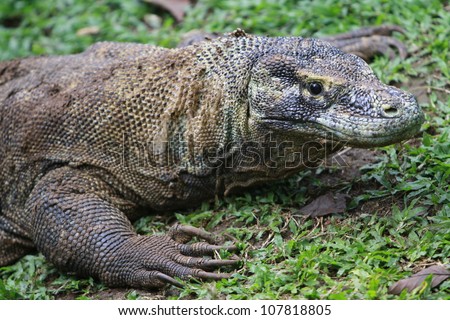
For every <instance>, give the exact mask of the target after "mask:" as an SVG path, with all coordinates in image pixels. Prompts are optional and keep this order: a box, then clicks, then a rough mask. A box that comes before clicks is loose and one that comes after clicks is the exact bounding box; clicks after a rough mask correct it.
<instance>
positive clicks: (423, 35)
mask: <svg viewBox="0 0 450 320" xmlns="http://www.w3.org/2000/svg"><path fill="white" fill-rule="evenodd" d="M449 10H450V7H449V3H448V1H438V0H409V1H394V0H392V1H390V0H386V1H375V0H364V1H358V2H356V1H351V0H344V1H340V2H336V1H333V0H325V1H320V2H319V1H314V2H310V1H292V0H284V1H283V0H277V1H275V0H274V1H270V0H266V1H263V0H259V1H258V0H245V1H242V0H231V1H221V0H220V1H213V0H199V1H197V2H196V4H195V5H193V6H191V7H190V8H188V10H187V12H186V15H185V18H184V20H183V21H182V22H180V23H176V21H175V19H174V18H173V17H172V16H170V14H168V13H166V12H164V11H163V10H161V9H159V8H157V7H154V6H152V5H149V4H147V3H145V2H143V1H139V0H130V1H121V0H109V1H106V0H105V1H82V0H58V1H52V0H42V1H25V0H23V1H17V0H3V1H2V2H1V3H0V48H2V49H1V50H0V60H5V59H10V58H15V57H24V56H30V55H38V54H68V53H75V52H80V51H82V50H84V49H85V48H86V47H87V46H89V45H90V44H92V43H94V42H96V41H101V40H111V41H132V42H142V43H153V44H158V45H162V46H167V47H173V46H175V45H176V43H177V42H178V41H179V40H180V38H181V36H182V35H183V34H184V33H186V32H187V31H190V30H192V29H203V30H205V31H216V32H226V31H232V30H233V29H235V28H237V27H240V28H243V29H245V30H246V31H247V32H250V33H257V34H265V35H271V36H278V35H295V36H325V35H331V34H335V33H340V32H345V31H349V30H352V29H355V28H358V27H361V26H371V25H380V24H396V25H399V26H401V27H403V28H404V29H405V31H406V33H405V35H400V34H399V35H397V37H398V39H400V40H401V41H403V42H404V43H405V44H406V45H407V47H408V50H409V53H410V56H409V57H408V58H407V59H403V60H401V59H399V58H396V59H389V58H387V57H377V58H375V59H374V61H373V62H372V63H371V66H372V68H373V69H374V70H375V72H376V73H377V75H378V76H379V77H380V78H381V79H382V80H383V81H384V82H387V83H390V84H393V85H396V86H400V87H402V88H404V89H407V90H409V91H411V92H413V93H415V94H416V96H417V97H418V99H419V102H420V103H421V105H422V107H423V109H424V111H425V112H426V116H427V121H426V123H425V124H424V125H423V127H422V131H421V134H420V135H418V136H417V137H416V138H414V139H412V140H410V141H408V142H406V143H403V144H402V145H395V146H390V147H386V148H380V149H377V150H376V151H365V150H350V151H346V152H344V153H343V154H341V157H342V158H343V159H344V160H345V161H344V163H345V165H336V164H334V165H324V166H322V167H319V168H317V169H314V170H309V171H305V172H302V173H300V174H299V175H297V176H295V177H293V178H291V179H289V180H286V181H282V182H278V183H276V184H273V185H272V186H270V187H269V186H268V187H262V188H257V189H255V190H252V191H250V192H248V193H245V194H243V195H240V196H235V197H230V198H227V199H224V200H221V201H216V202H214V203H205V204H203V205H202V206H201V207H199V208H194V209H191V210H189V211H186V212H175V213H169V214H167V215H157V216H149V217H146V218H144V219H141V220H139V221H138V222H137V223H136V227H137V229H138V230H139V232H141V233H143V234H147V233H158V232H164V231H165V230H167V228H168V225H169V224H171V223H173V222H175V221H179V222H181V223H186V224H190V225H194V226H199V227H204V228H206V229H207V230H209V231H217V232H226V233H227V234H228V235H229V237H231V238H232V239H234V240H235V241H236V242H237V243H239V246H240V253H239V255H240V256H242V257H244V258H245V262H244V263H242V264H241V265H240V266H239V267H238V272H237V273H236V275H235V276H233V277H232V278H231V279H229V280H222V281H219V282H205V283H202V282H196V281H191V282H186V283H185V288H184V289H181V290H180V289H174V288H172V287H167V288H164V289H162V290H158V291H154V292H148V291H139V290H130V289H110V288H106V287H104V286H102V285H101V284H99V283H98V282H96V281H94V280H92V279H81V280H80V279H77V278H76V277H71V276H68V275H66V274H60V273H59V272H58V271H56V270H55V269H54V268H53V267H52V266H51V265H50V264H48V263H47V262H45V259H44V258H43V257H42V256H40V255H35V256H27V257H24V258H23V259H21V260H20V261H19V262H17V263H16V264H14V265H12V266H7V267H3V268H0V297H1V298H6V299H53V298H58V299H96V298H105V299H107V298H126V299H139V298H140V299H157V298H163V299H178V298H181V299H198V298H201V299H210V298H219V299H220V298H227V299H262V298H264V299H267V298H270V299H295V298H307V299H398V298H400V299H450V281H448V280H447V281H444V282H443V283H442V284H441V285H440V286H439V287H438V288H431V286H430V283H431V278H427V281H425V283H424V284H423V285H422V286H421V287H419V288H418V289H416V290H415V291H413V292H411V293H407V292H403V293H401V294H400V295H399V296H394V295H392V294H389V293H388V288H389V286H390V285H392V284H393V283H395V282H396V281H398V280H400V279H403V278H405V277H408V276H410V275H411V274H413V273H415V272H417V271H419V270H421V269H423V268H424V267H426V266H429V265H433V264H436V263H438V264H443V265H447V266H448V265H450V258H449V257H450V233H449V230H450V219H449V218H450V187H449V182H450V129H449V128H450V97H449V93H450V81H449V79H450V67H449V62H448V61H449V56H450V55H449V40H448V39H449V38H450V12H449ZM361 165H362V167H361ZM328 192H332V193H338V192H339V193H344V194H347V195H348V199H349V201H348V203H347V210H346V211H345V212H344V213H340V214H335V215H331V216H327V217H320V218H314V219H308V218H305V217H304V216H302V215H301V214H300V212H299V208H301V207H303V206H304V205H305V204H307V203H309V202H310V201H311V200H313V199H314V198H316V197H317V196H318V195H321V194H325V193H328ZM220 254H221V255H223V256H226V255H227V253H224V252H222V253H220Z"/></svg>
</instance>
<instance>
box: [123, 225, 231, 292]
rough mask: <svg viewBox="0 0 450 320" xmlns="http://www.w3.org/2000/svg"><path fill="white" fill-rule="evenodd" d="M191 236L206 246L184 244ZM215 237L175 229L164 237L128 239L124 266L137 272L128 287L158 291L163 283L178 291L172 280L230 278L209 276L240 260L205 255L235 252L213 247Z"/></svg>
mask: <svg viewBox="0 0 450 320" xmlns="http://www.w3.org/2000/svg"><path fill="white" fill-rule="evenodd" d="M194 236H196V237H198V238H200V239H203V240H206V241H207V242H196V243H193V244H187V242H188V241H190V240H191V239H192V238H193V237H194ZM216 241H217V237H216V236H214V235H213V234H211V233H208V232H206V231H204V230H201V229H198V228H194V227H190V226H184V225H179V224H177V225H175V226H174V227H172V228H171V229H170V230H169V232H168V234H167V235H163V236H150V237H146V236H138V237H134V238H132V239H130V243H129V245H128V246H127V248H128V250H129V251H128V252H129V253H131V252H134V254H132V255H131V257H130V255H129V254H128V255H127V256H128V258H127V260H128V261H127V262H128V263H131V264H132V265H135V266H138V268H137V269H136V270H135V271H134V272H133V273H132V278H131V279H128V281H127V282H128V285H132V286H136V287H145V288H149V287H161V286H163V285H165V284H166V283H169V284H172V285H174V286H177V287H181V286H182V285H181V284H180V283H179V282H178V281H177V280H175V278H176V277H178V278H180V279H189V278H199V279H204V280H220V279H225V278H229V277H230V274H228V273H215V272H209V271H210V270H212V269H215V268H220V267H225V266H230V265H234V264H236V263H237V262H239V260H218V259H213V258H209V257H204V256H206V255H213V254H214V252H215V251H217V250H221V249H224V250H229V251H233V250H236V247H235V246H222V245H216V244H213V243H215V242H216Z"/></svg>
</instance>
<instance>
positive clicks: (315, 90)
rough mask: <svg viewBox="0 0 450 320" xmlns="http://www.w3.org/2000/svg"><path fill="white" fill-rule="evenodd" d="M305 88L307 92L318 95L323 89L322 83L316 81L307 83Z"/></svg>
mask: <svg viewBox="0 0 450 320" xmlns="http://www.w3.org/2000/svg"><path fill="white" fill-rule="evenodd" d="M307 88H308V91H309V93H311V94H312V95H313V96H318V95H319V94H321V93H322V91H323V86H322V84H321V83H320V82H317V81H313V82H310V83H308V84H307Z"/></svg>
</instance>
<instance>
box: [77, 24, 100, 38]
mask: <svg viewBox="0 0 450 320" xmlns="http://www.w3.org/2000/svg"><path fill="white" fill-rule="evenodd" d="M99 33H100V28H99V27H97V26H92V27H86V28H81V29H78V31H77V36H78V37H82V36H90V35H96V34H99Z"/></svg>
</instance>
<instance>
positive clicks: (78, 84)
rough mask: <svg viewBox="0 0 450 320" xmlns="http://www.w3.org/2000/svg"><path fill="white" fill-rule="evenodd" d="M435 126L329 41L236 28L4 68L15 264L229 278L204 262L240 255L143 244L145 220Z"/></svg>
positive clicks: (5, 247) (146, 280) (7, 257)
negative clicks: (179, 43) (33, 260)
mask: <svg viewBox="0 0 450 320" xmlns="http://www.w3.org/2000/svg"><path fill="white" fill-rule="evenodd" d="M343 41H344V42H339V41H337V42H335V44H336V45H339V44H341V46H343V47H345V46H346V45H348V44H350V47H351V48H352V49H354V48H355V47H356V48H357V47H358V45H357V42H355V41H354V40H351V39H350V40H349V39H344V40H343ZM352 41H353V42H352ZM355 43H356V44H355ZM366 44H367V42H366ZM371 46H372V47H373V44H371ZM372 49H373V48H372ZM356 51H358V49H357V50H356ZM423 119H424V117H423V113H422V112H421V110H420V108H419V107H418V105H417V102H416V100H415V98H414V97H413V96H412V95H411V94H409V93H406V92H404V91H402V90H399V89H397V88H394V87H391V86H387V85H385V84H383V83H381V82H380V81H379V80H378V79H377V77H376V76H375V75H374V73H373V72H372V70H371V69H370V67H369V66H368V65H367V64H366V63H365V62H364V61H363V60H362V59H360V58H358V57H357V56H355V55H351V54H347V53H344V52H343V51H341V50H339V49H337V48H335V47H333V46H331V45H330V44H328V43H326V42H323V41H320V40H317V39H302V38H298V37H279V38H268V37H261V36H252V35H248V34H245V33H244V32H243V31H241V30H237V31H235V32H234V33H232V34H229V35H228V36H224V37H221V38H218V39H214V40H210V41H204V42H201V43H198V44H195V45H191V46H187V47H185V48H180V49H163V48H159V47H154V46H150V45H142V44H130V43H107V42H105V43H98V44H95V45H93V46H91V47H90V48H89V49H88V50H86V51H85V52H83V53H81V54H76V55H69V56H54V57H34V58H28V59H23V60H13V61H7V62H0V132H1V135H2V139H1V142H0V161H1V166H0V196H1V198H0V199H1V200H0V201H1V202H0V204H1V207H0V208H1V211H0V266H4V265H8V264H11V263H13V262H14V261H16V260H17V259H19V258H20V257H22V256H23V255H25V254H27V253H29V252H31V251H33V250H35V249H37V250H39V251H40V252H42V253H43V254H44V255H45V257H46V258H47V259H48V260H49V261H51V262H52V263H53V264H54V265H56V266H57V267H58V268H59V269H61V270H68V271H71V272H75V273H77V274H79V275H81V276H93V277H96V278H98V279H100V280H101V281H103V282H104V283H105V284H107V285H111V286H128V287H138V288H150V287H158V286H162V285H164V284H165V283H172V284H174V285H177V284H178V282H177V281H176V280H175V278H176V277H180V278H182V279H185V278H189V277H197V278H202V279H220V278H223V277H227V276H228V275H227V274H221V273H216V272H213V270H212V269H214V268H217V267H221V266H226V265H230V264H232V263H234V262H235V260H218V259H212V258H207V257H205V256H207V255H210V254H212V253H213V252H214V251H215V250H218V249H221V248H224V249H230V250H231V249H233V247H232V246H221V245H218V244H217V243H216V244H214V243H208V242H212V241H213V240H214V237H213V236H212V235H211V234H209V233H207V232H205V231H202V230H199V229H196V228H193V227H189V226H180V225H178V226H175V227H173V228H172V229H171V230H170V231H169V233H168V234H167V235H165V236H142V235H137V234H136V233H135V231H134V230H133V227H132V224H131V222H130V221H132V220H134V219H136V218H137V217H139V216H142V215H143V214H149V213H151V212H158V211H167V210H173V209H177V208H186V207H192V206H194V205H195V204H198V203H200V202H201V201H204V200H207V199H211V198H214V197H215V196H217V195H219V196H222V195H227V194H230V193H232V192H235V191H238V190H240V189H242V188H245V187H249V186H251V185H254V184H256V183H261V182H265V181H271V180H274V179H280V178H284V177H287V176H289V175H292V174H293V173H296V172H298V171H300V170H302V169H303V168H305V167H307V166H309V165H311V164H313V163H315V162H316V161H317V160H320V159H323V158H324V157H325V156H326V155H327V154H330V153H332V152H335V151H336V150H339V149H340V148H342V147H343V146H344V145H348V146H357V147H365V148H370V147H376V146H385V145H389V144H392V143H396V142H399V141H402V140H404V139H407V138H409V137H411V136H412V135H414V134H415V133H416V132H417V131H418V129H419V127H420V125H421V123H422V122H423ZM192 236H198V237H199V238H202V239H205V240H207V241H208V242H197V243H193V244H188V243H187V241H188V240H189V239H190V238H192Z"/></svg>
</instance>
